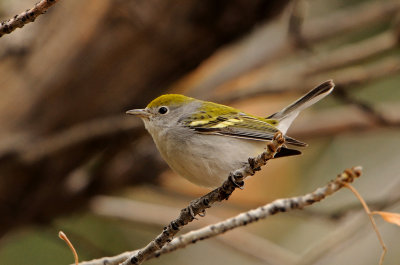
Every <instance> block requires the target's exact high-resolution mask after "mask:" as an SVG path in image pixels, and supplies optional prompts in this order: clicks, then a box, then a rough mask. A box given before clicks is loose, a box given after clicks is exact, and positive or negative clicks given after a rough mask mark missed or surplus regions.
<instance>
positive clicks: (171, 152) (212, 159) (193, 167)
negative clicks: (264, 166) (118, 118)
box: [160, 134, 266, 187]
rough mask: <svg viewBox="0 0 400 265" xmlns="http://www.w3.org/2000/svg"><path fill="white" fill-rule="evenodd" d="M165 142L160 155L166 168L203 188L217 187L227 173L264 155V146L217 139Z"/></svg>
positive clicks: (197, 137) (229, 138)
mask: <svg viewBox="0 0 400 265" xmlns="http://www.w3.org/2000/svg"><path fill="white" fill-rule="evenodd" d="M180 141H181V142H179V143H177V140H176V139H175V140H173V141H170V139H169V140H167V142H168V144H167V145H165V148H164V149H165V150H161V149H160V152H161V154H162V156H163V158H164V159H165V160H166V161H167V163H168V164H169V166H170V167H171V168H172V169H173V170H174V171H176V172H177V173H178V174H180V175H181V176H183V177H185V178H186V179H188V180H189V181H191V182H193V183H195V184H197V185H201V186H206V187H217V186H219V185H221V184H222V182H223V181H224V180H226V179H227V177H228V175H229V172H231V171H233V170H235V169H238V168H240V167H242V166H243V165H244V163H246V162H247V161H248V158H249V157H254V156H256V155H258V154H260V153H262V152H263V151H264V147H265V146H266V143H265V142H261V141H252V140H245V139H238V138H233V137H226V136H219V135H200V134H197V135H196V137H195V141H194V140H193V138H192V137H189V138H187V139H181V140H180Z"/></svg>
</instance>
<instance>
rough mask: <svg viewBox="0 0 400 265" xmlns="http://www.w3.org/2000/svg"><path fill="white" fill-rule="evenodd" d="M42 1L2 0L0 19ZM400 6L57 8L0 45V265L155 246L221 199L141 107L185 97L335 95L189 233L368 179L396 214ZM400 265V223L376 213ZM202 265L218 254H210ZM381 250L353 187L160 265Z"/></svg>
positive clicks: (375, 196)
mask: <svg viewBox="0 0 400 265" xmlns="http://www.w3.org/2000/svg"><path fill="white" fill-rule="evenodd" d="M35 2H36V0H0V17H1V20H5V19H7V18H11V17H13V16H14V15H16V14H18V13H20V12H22V11H24V10H26V9H28V8H31V7H33V5H34V3H35ZM399 44H400V1H398V0H385V1H384V0H381V1H377V0H376V1H361V0H351V1H349V0H308V1H307V0H298V1H296V0H292V1H289V0H288V1H282V0H269V1H266V0H253V1H245V0H229V1H228V0H220V1H215V0H202V1H194V0H193V1H184V0H163V1H161V0H146V1H145V0H85V1H82V0H68V1H67V0H60V1H59V2H58V3H56V4H55V5H54V6H53V7H52V8H50V10H49V12H48V13H46V14H45V15H42V16H40V17H39V18H38V19H37V20H36V21H35V22H34V23H31V24H28V25H26V26H25V27H24V28H22V29H18V30H16V31H15V32H13V33H12V34H10V35H5V36H3V37H2V38H1V39H0V89H1V96H0V264H4V265H13V264H18V265H25V264H43V265H45V264H70V263H72V261H73V259H72V254H71V252H70V250H69V249H68V247H67V246H66V245H65V243H64V242H62V241H61V240H59V239H58V237H57V233H58V231H59V230H63V231H64V232H65V233H66V234H67V235H68V236H69V238H70V240H71V241H72V242H73V244H74V246H75V247H76V249H77V251H78V253H79V256H80V259H81V260H89V259H94V258H99V257H102V256H112V255H116V254H119V253H121V252H123V251H126V250H133V249H137V248H141V247H143V246H144V245H146V244H147V243H148V242H149V241H150V240H151V239H153V238H154V237H155V236H156V235H157V234H158V233H159V232H160V231H161V229H162V228H163V227H164V226H165V225H166V224H168V223H169V221H171V220H172V219H173V218H176V217H177V216H178V213H179V210H180V209H181V208H183V207H186V205H187V204H188V202H189V201H190V200H192V199H194V198H196V197H198V196H201V195H203V194H205V193H206V192H207V191H208V190H207V189H203V188H199V187H196V186H194V185H193V184H191V183H189V182H187V181H186V180H184V179H183V178H181V177H179V176H177V175H176V174H174V173H173V172H172V171H171V170H170V169H169V168H168V167H167V166H166V164H165V163H164V162H163V161H162V159H161V158H160V156H159V154H158V152H157V150H156V149H155V146H154V144H153V142H152V140H151V138H150V137H149V135H148V134H147V133H146V132H145V130H144V127H143V124H142V122H141V121H140V120H138V119H135V118H133V117H128V116H126V115H125V114H124V113H125V111H126V110H128V109H132V108H142V107H145V106H146V105H147V103H148V102H149V101H150V100H151V99H153V98H154V97H156V96H159V95H161V94H164V93H168V92H176V93H183V94H185V95H190V96H194V97H197V98H199V99H207V100H212V101H217V102H219V103H223V104H229V105H232V106H234V107H237V108H240V109H242V110H243V111H246V112H249V113H252V114H255V115H261V116H268V115H270V114H272V113H274V112H276V111H278V110H280V109H281V108H282V107H284V106H286V105H287V104H288V103H290V102H292V101H293V100H295V99H296V98H297V97H299V96H300V95H302V94H303V93H304V92H306V91H307V90H309V89H311V88H313V87H314V86H316V85H318V84H319V83H321V82H323V81H325V80H327V79H333V80H334V82H335V83H336V84H337V86H336V89H335V91H334V92H333V94H332V95H331V96H329V97H328V98H326V99H324V100H323V101H321V102H319V103H318V104H317V105H315V106H313V107H312V108H311V109H308V110H307V111H305V112H304V113H302V114H301V115H300V117H299V118H298V119H297V120H296V121H295V122H294V124H293V126H292V127H291V129H290V130H289V133H288V134H289V135H290V136H292V137H295V138H297V139H299V140H301V141H305V142H307V143H308V144H309V147H307V148H305V149H302V151H303V155H302V156H298V157H290V158H282V159H277V160H274V161H270V162H269V163H268V166H267V167H265V168H264V169H263V170H262V171H261V172H259V173H257V174H256V175H255V176H253V177H251V178H250V179H248V180H246V185H245V189H244V190H242V191H236V192H235V193H234V194H233V195H232V197H231V198H230V199H229V201H227V202H224V203H220V204H217V205H215V207H213V208H211V209H209V210H208V211H207V216H206V217H205V218H200V220H198V221H195V222H193V223H191V224H190V225H188V226H187V228H185V230H184V232H185V231H189V230H192V229H196V228H199V227H202V226H204V225H207V224H210V223H214V222H217V221H218V220H222V219H224V218H227V217H231V216H234V215H236V214H238V213H240V212H243V211H245V210H248V209H251V208H255V207H258V206H261V205H263V204H266V203H268V202H270V201H272V200H274V199H277V198H284V197H289V196H296V195H301V194H304V193H307V192H311V191H312V190H314V189H315V188H317V187H319V186H322V185H325V184H326V183H327V181H329V180H330V179H333V178H334V177H335V176H336V174H338V173H340V172H342V171H343V170H344V169H345V168H348V167H351V166H356V165H362V166H363V168H364V174H363V176H362V177H361V179H359V180H357V182H356V183H355V184H354V185H355V187H356V188H357V189H358V190H359V192H360V193H361V194H362V196H364V198H365V199H366V200H367V202H368V203H369V205H370V207H371V208H372V209H373V210H385V211H393V212H400V163H399V161H400V148H399V146H400V114H399V113H400V53H399V51H400V49H399ZM376 219H377V223H378V227H379V229H380V231H381V232H382V234H383V238H384V241H385V242H386V244H387V247H388V254H387V256H386V259H385V263H384V264H387V265H389V264H399V262H398V261H399V260H400V252H399V251H398V250H399V247H400V229H399V228H398V227H395V226H394V225H391V224H387V223H384V222H383V221H382V220H381V219H380V218H379V217H376ZM205 254H206V255H205ZM380 254H381V247H380V245H379V243H378V240H377V238H376V236H375V234H374V231H373V229H372V228H371V225H370V223H369V221H368V218H367V215H366V214H365V213H364V212H363V211H362V210H361V208H360V204H359V203H358V201H357V200H356V199H355V198H354V196H353V195H352V194H351V193H350V191H347V190H344V191H340V192H339V193H337V194H334V195H333V196H332V197H330V198H328V199H326V200H324V201H322V202H321V203H318V204H317V205H315V206H312V207H309V208H307V209H305V210H303V211H297V212H292V213H284V214H278V215H276V216H273V217H271V218H268V219H267V220H263V221H259V222H257V223H256V224H252V225H249V226H246V227H245V228H241V229H237V230H235V231H232V232H229V233H227V234H226V235H223V236H219V237H217V238H214V239H211V240H205V241H201V242H198V243H196V244H195V245H191V246H189V247H187V248H185V249H183V250H178V251H176V252H174V253H172V254H168V255H165V256H161V257H160V258H158V259H154V260H150V261H148V262H147V263H146V264H177V265H179V264H188V263H189V262H188V261H189V260H190V264H279V265H289V264H290V265H292V264H363V265H369V264H378V260H379V256H380Z"/></svg>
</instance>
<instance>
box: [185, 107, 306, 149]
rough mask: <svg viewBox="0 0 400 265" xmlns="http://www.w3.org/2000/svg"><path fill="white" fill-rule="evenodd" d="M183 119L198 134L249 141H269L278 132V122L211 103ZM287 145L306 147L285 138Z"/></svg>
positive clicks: (303, 144)
mask: <svg viewBox="0 0 400 265" xmlns="http://www.w3.org/2000/svg"><path fill="white" fill-rule="evenodd" d="M190 117H191V118H190V119H187V118H186V119H185V124H184V125H185V126H187V127H189V128H191V129H193V130H195V131H196V132H198V133H204V134H216V135H225V136H230V137H236V138H244V139H250V140H258V141H267V140H271V139H272V138H273V136H274V134H275V133H276V132H277V131H278V129H277V128H275V127H274V125H276V124H278V120H275V119H266V118H261V117H256V116H252V115H249V114H246V113H243V112H241V111H239V110H237V109H234V108H231V107H228V106H225V105H220V104H216V103H212V102H204V104H203V105H202V107H201V108H200V109H199V110H197V112H196V114H194V115H193V114H191V116H190ZM285 140H286V142H287V143H288V144H292V145H297V146H306V144H305V143H302V142H300V141H297V140H295V139H293V138H290V137H288V136H285Z"/></svg>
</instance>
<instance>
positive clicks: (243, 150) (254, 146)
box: [126, 80, 335, 188]
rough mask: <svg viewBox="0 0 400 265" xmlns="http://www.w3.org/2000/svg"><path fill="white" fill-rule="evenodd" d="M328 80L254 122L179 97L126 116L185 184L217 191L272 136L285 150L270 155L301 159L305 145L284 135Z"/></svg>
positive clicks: (243, 115)
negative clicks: (140, 126) (140, 127)
mask: <svg viewBox="0 0 400 265" xmlns="http://www.w3.org/2000/svg"><path fill="white" fill-rule="evenodd" d="M334 86H335V85H334V83H333V81H332V80H328V81H325V82H323V83H321V84H320V85H318V86H317V87H315V88H314V89H312V90H311V91H309V92H308V93H306V94H305V95H304V96H302V97H300V98H299V99H297V100H296V101H294V102H293V103H292V104H290V105H288V106H287V107H285V108H283V109H282V110H280V111H278V112H276V113H274V114H272V115H270V116H267V117H258V116H254V115H251V114H248V113H246V112H243V111H241V110H238V109H235V108H233V107H230V106H226V105H222V104H218V103H214V102H209V101H203V100H199V99H195V98H191V97H188V96H184V95H180V94H165V95H161V96H159V97H157V98H156V99H154V100H152V101H151V102H150V103H149V104H148V105H147V106H146V108H144V109H132V110H129V111H127V112H126V113H127V114H131V115H134V116H137V117H140V118H141V119H142V120H143V122H144V126H145V128H146V130H147V131H148V132H149V133H150V135H151V136H152V138H153V141H154V143H155V145H156V147H157V149H158V150H159V152H160V154H161V156H162V157H163V159H164V160H165V161H166V162H167V164H168V165H169V166H170V168H172V170H173V171H175V172H176V173H178V174H179V175H181V176H182V177H184V178H186V179H187V180H189V181H190V182H192V183H194V184H196V185H199V186H203V187H208V188H215V187H218V186H220V185H221V184H222V183H223V181H224V180H226V179H227V178H228V175H229V173H230V172H232V171H233V170H236V169H239V168H240V167H241V166H243V165H244V164H245V163H247V162H248V159H249V158H250V157H255V156H257V155H259V154H261V153H262V152H263V151H264V150H265V148H266V142H267V141H270V140H271V139H272V138H273V136H274V135H275V133H277V132H278V131H280V132H281V133H282V134H283V135H284V139H285V146H283V147H282V148H281V150H280V151H279V152H278V153H277V154H276V155H275V158H277V157H286V156H293V155H299V154H301V151H299V150H297V149H292V148H288V147H287V145H290V146H294V147H305V146H307V144H306V143H304V142H301V141H299V140H296V139H294V138H292V137H289V136H287V135H286V132H287V130H288V129H289V127H290V125H291V124H292V122H293V121H294V119H295V118H296V117H297V116H298V114H299V113H300V112H301V111H302V110H304V109H306V108H307V107H309V106H311V105H313V104H314V103H316V102H318V101H319V100H321V99H322V98H324V97H326V96H327V95H329V94H330V93H331V92H332V90H333V89H334Z"/></svg>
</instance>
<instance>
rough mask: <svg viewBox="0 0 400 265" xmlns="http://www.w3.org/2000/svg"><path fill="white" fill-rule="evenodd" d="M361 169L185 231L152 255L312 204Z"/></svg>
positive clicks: (356, 174) (349, 181)
mask: <svg viewBox="0 0 400 265" xmlns="http://www.w3.org/2000/svg"><path fill="white" fill-rule="evenodd" d="M361 170H362V168H361V167H353V168H351V169H346V170H345V171H344V172H343V173H342V174H340V175H338V176H337V177H336V179H335V180H333V181H331V182H329V183H328V184H327V185H326V186H324V187H322V188H318V189H317V190H315V191H314V192H312V193H308V194H306V195H303V196H298V197H292V198H286V199H278V200H275V201H273V202H271V203H268V204H266V205H264V206H261V207H258V208H257V209H254V210H250V211H248V212H245V213H241V214H239V215H237V216H235V217H232V218H229V219H227V220H225V221H222V222H219V223H217V224H214V225H209V226H206V227H204V228H201V229H198V230H195V231H191V232H189V233H186V234H184V235H182V236H180V237H178V238H176V239H174V240H173V241H171V243H169V244H168V245H166V246H165V247H163V248H162V249H161V250H160V251H157V252H156V253H155V254H154V256H155V257H158V256H160V255H161V254H165V253H169V252H172V251H174V250H177V249H179V248H184V247H186V246H188V245H189V244H194V243H196V242H197V241H199V240H203V239H207V238H211V237H214V236H217V235H220V234H223V233H225V232H226V231H229V230H232V229H234V228H237V227H240V226H245V225H247V224H250V223H253V222H256V221H258V220H260V219H265V218H267V217H268V216H271V215H274V214H277V213H279V212H287V211H290V210H294V209H302V208H303V207H306V206H309V205H312V204H314V203H316V202H319V201H321V200H323V199H324V198H326V197H327V196H329V195H331V194H333V193H335V192H336V191H338V190H340V189H341V188H342V187H345V186H346V184H347V183H351V182H353V180H354V179H355V178H358V177H359V176H360V175H361Z"/></svg>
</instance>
